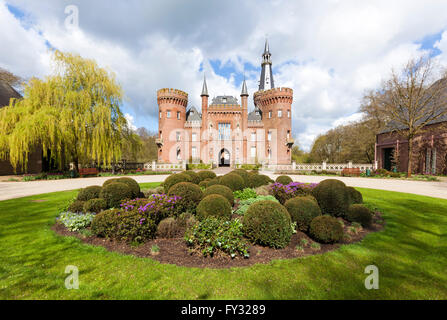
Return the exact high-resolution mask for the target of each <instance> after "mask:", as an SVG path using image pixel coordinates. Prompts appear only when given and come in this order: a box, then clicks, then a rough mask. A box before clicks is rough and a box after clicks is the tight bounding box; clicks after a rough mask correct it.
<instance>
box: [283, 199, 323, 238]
mask: <svg viewBox="0 0 447 320" xmlns="http://www.w3.org/2000/svg"><path fill="white" fill-rule="evenodd" d="M284 206H285V207H286V209H287V211H288V212H289V214H290V217H291V219H292V222H296V224H297V228H298V230H300V231H303V232H307V231H308V230H309V227H310V223H311V222H312V220H313V219H314V218H315V217H318V216H320V215H321V210H320V207H319V206H318V204H317V203H316V202H315V201H314V200H312V199H311V198H308V197H296V198H292V199H290V200H287V201H286V203H285V205H284Z"/></svg>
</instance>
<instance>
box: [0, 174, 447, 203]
mask: <svg viewBox="0 0 447 320" xmlns="http://www.w3.org/2000/svg"><path fill="white" fill-rule="evenodd" d="M221 171H222V172H221ZM221 171H217V174H219V175H220V174H223V173H226V170H221ZM224 171H225V172H224ZM264 174H267V175H268V176H270V177H271V178H272V179H276V177H277V175H274V174H271V173H266V172H264ZM166 177H167V176H165V175H153V176H132V178H134V179H135V180H136V181H138V182H139V183H144V182H161V181H164V179H166ZM291 177H292V179H293V180H294V181H300V182H306V183H309V182H315V183H318V182H320V181H322V180H325V179H329V178H331V177H326V176H299V175H292V176H291ZM108 179H113V177H104V178H83V179H68V180H51V181H46V180H42V181H32V182H0V201H1V200H7V199H14V198H20V197H26V196H32V195H37V194H43V193H49V192H57V191H66V190H74V189H80V188H85V187H87V186H92V185H102V184H103V183H104V181H106V180H108ZM334 179H338V180H341V181H343V182H344V183H346V185H348V186H352V187H361V188H371V189H379V190H388V191H397V192H406V193H413V194H419V195H424V196H430V197H436V198H443V199H447V182H446V181H442V182H428V181H411V180H397V179H374V178H349V177H334Z"/></svg>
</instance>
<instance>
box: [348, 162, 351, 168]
mask: <svg viewBox="0 0 447 320" xmlns="http://www.w3.org/2000/svg"><path fill="white" fill-rule="evenodd" d="M348 168H349V169H352V161H349V162H348Z"/></svg>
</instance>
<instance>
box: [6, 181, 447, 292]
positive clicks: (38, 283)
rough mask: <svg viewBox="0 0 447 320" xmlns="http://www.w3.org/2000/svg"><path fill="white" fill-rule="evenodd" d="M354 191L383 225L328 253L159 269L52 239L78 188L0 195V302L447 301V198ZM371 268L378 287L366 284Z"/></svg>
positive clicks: (75, 242) (138, 260)
mask: <svg viewBox="0 0 447 320" xmlns="http://www.w3.org/2000/svg"><path fill="white" fill-rule="evenodd" d="M153 186H154V185H147V184H146V185H144V187H146V188H147V187H153ZM360 190H361V191H362V193H363V195H364V199H365V201H366V202H367V203H369V204H375V205H377V206H378V207H380V208H381V209H382V211H383V212H384V217H385V219H386V221H387V226H386V228H385V230H384V231H382V232H379V233H374V234H370V235H368V236H367V237H366V238H365V239H364V240H363V241H362V242H360V243H357V244H354V245H349V246H343V247H341V248H340V249H339V250H336V251H332V252H329V253H326V254H318V255H314V256H310V257H306V258H298V259H293V260H284V261H274V262H272V263H270V264H268V265H255V266H252V267H246V268H234V269H223V270H215V269H198V268H185V267H177V266H174V265H162V264H160V263H158V262H156V261H154V260H152V259H149V258H136V257H133V256H126V255H121V254H118V253H111V252H107V251H106V250H105V249H104V248H100V247H93V246H89V245H85V244H83V243H81V241H79V240H78V239H76V238H64V237H60V236H57V235H56V234H55V233H53V231H51V230H50V227H51V225H52V224H53V223H54V221H55V217H56V216H57V214H58V207H60V206H62V205H63V204H64V203H65V202H66V201H68V200H69V199H71V198H72V197H73V196H74V195H75V194H76V192H75V191H70V192H59V193H53V194H46V195H40V196H33V197H28V198H22V199H16V200H8V201H2V202H0V299H447V271H446V269H445V266H447V201H446V200H441V199H435V198H429V197H423V196H416V195H409V194H402V193H395V192H384V191H377V190H369V189H360ZM35 200H45V201H44V202H36V201H35ZM33 201H34V202H33ZM371 264H374V265H376V266H377V267H378V268H379V272H380V283H379V285H380V289H379V290H366V289H365V287H364V280H365V277H366V276H367V275H365V274H364V269H365V267H366V266H368V265H371ZM67 265H75V266H77V267H78V268H79V271H80V274H79V277H80V289H79V290H67V289H65V286H64V281H65V277H66V274H65V273H64V271H65V267H66V266H67Z"/></svg>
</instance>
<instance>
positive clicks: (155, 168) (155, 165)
mask: <svg viewBox="0 0 447 320" xmlns="http://www.w3.org/2000/svg"><path fill="white" fill-rule="evenodd" d="M152 171H157V162H155V161H152Z"/></svg>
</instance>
